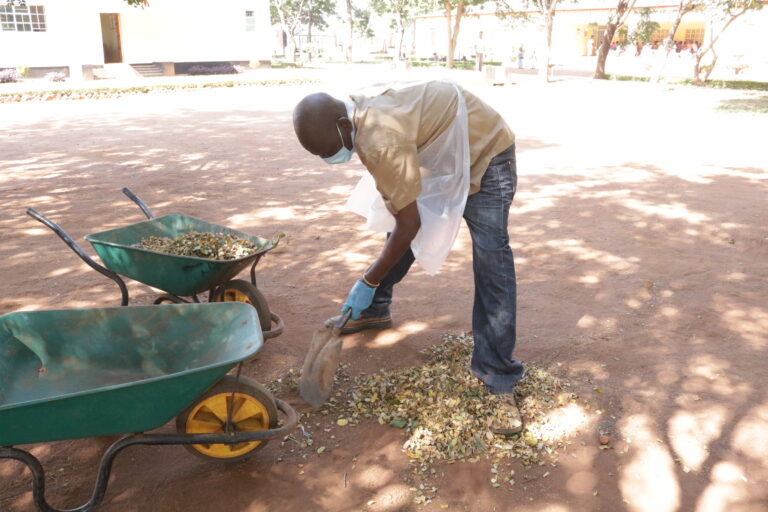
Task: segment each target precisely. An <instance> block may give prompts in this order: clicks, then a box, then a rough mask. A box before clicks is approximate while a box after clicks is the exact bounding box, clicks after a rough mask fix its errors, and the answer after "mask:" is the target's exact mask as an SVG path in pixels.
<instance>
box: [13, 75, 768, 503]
mask: <svg viewBox="0 0 768 512" xmlns="http://www.w3.org/2000/svg"><path fill="white" fill-rule="evenodd" d="M363 71H364V70H363ZM361 75H364V73H363V72H360V71H358V72H357V73H355V76H356V77H357V79H358V80H359V79H360V78H361ZM467 76H469V75H467ZM326 78H327V79H328V80H329V81H331V84H330V85H329V87H331V86H332V87H333V88H334V89H335V90H339V89H340V87H341V86H345V85H348V84H349V83H351V82H352V76H351V75H349V76H347V78H349V80H345V78H344V77H343V76H339V75H333V76H331V75H328V76H327V77H326ZM467 86H468V87H469V88H470V89H472V90H474V91H475V92H476V93H477V94H479V95H481V97H483V98H484V99H486V100H487V101H488V102H489V103H490V104H492V105H493V106H494V107H496V108H497V109H498V110H499V111H500V112H502V113H503V114H504V116H505V117H506V119H507V120H508V122H509V124H510V125H511V126H512V128H513V129H514V130H515V132H516V133H517V151H518V173H519V190H518V194H517V196H516V198H515V202H514V205H513V208H512V213H511V217H510V235H511V240H512V246H513V249H514V251H515V257H516V264H517V275H518V290H519V291H518V293H519V304H518V333H519V334H518V339H519V342H518V349H517V351H516V355H517V356H518V357H519V358H520V359H521V360H523V361H524V362H529V361H535V362H537V363H538V364H540V365H543V366H545V367H548V368H551V369H552V370H553V371H555V372H557V373H558V374H560V375H562V376H564V377H566V378H569V379H571V380H573V381H574V382H577V383H579V386H580V393H582V395H583V396H584V397H585V398H586V399H588V401H589V403H590V404H591V408H590V409H586V406H584V407H585V409H584V410H583V413H584V414H585V416H586V417H587V418H588V422H587V423H586V424H583V425H581V426H579V428H578V430H574V431H573V432H571V435H572V437H571V441H572V442H571V444H570V445H569V447H568V449H567V450H566V451H565V452H563V453H561V454H560V456H559V461H558V463H557V464H556V465H555V466H550V465H547V466H544V467H533V468H529V469H525V468H523V467H522V466H519V467H517V469H516V471H517V474H518V475H519V478H518V484H517V485H515V486H513V487H511V486H503V487H500V488H494V487H492V486H491V485H490V484H489V479H488V474H489V464H490V463H489V462H488V461H484V460H481V461H479V462H477V463H475V464H472V463H456V464H451V465H444V466H440V467H439V468H438V469H439V470H438V473H437V477H436V483H437V484H438V485H439V488H440V490H439V492H438V496H437V498H436V499H435V500H434V501H433V502H432V503H431V504H429V505H426V506H420V505H414V504H413V502H412V498H413V495H412V493H411V491H409V487H411V483H410V480H409V477H410V468H409V463H408V458H407V457H406V455H405V454H404V453H403V452H402V443H403V441H404V433H403V431H402V430H399V429H395V428H391V427H388V426H382V425H379V424H377V423H375V422H364V423H362V424H360V425H358V426H356V427H344V428H341V427H337V428H332V429H331V430H330V431H329V432H325V427H326V424H325V423H322V422H321V421H320V420H318V423H320V424H319V425H317V424H312V425H309V424H308V426H309V427H312V429H313V432H315V434H314V435H315V436H316V440H315V446H318V445H319V444H323V445H325V446H327V449H326V450H325V451H324V452H323V453H322V454H319V455H318V454H317V453H316V452H315V451H314V450H310V451H306V450H305V451H301V450H299V449H298V446H297V445H296V443H293V442H292V441H290V440H289V441H288V442H286V443H280V442H272V443H270V444H269V445H268V446H267V447H266V448H265V449H264V450H263V451H261V452H260V453H259V455H258V456H257V457H254V458H252V459H250V460H247V461H244V462H240V463H235V464H231V465H220V464H216V463H211V462H207V461H204V460H201V459H198V458H195V457H192V456H191V455H189V454H188V453H187V452H186V451H185V450H184V449H183V448H180V447H161V448H141V447H139V448H130V449H128V450H127V451H125V452H123V453H122V454H121V455H120V456H119V457H118V459H117V462H116V464H115V467H114V471H113V475H112V479H111V482H110V486H109V489H108V491H107V495H106V499H105V503H104V505H103V507H102V508H101V510H104V511H133V510H137V511H138V510H140V511H149V510H151V511H182V510H199V511H218V510H233V511H249V512H261V511H267V510H284V511H299V510H327V511H357V510H370V511H395V510H444V509H447V510H461V511H507V510H515V511H521V512H527V511H551V512H575V511H610V512H613V511H643V512H645V511H653V512H673V511H697V512H714V511H729V512H733V511H738V512H758V511H765V510H766V509H768V391H766V384H768V370H766V366H765V361H766V356H767V355H768V354H767V351H768V334H767V333H768V290H767V289H766V280H768V231H767V230H766V225H768V222H767V221H768V201H767V200H766V198H768V159H766V149H765V142H766V141H765V126H766V118H765V116H762V117H760V116H749V115H737V114H727V113H722V112H718V111H716V110H715V107H717V106H718V105H719V103H720V101H721V100H724V99H729V98H734V97H737V96H739V94H738V93H734V92H727V91H711V90H694V89H669V88H665V87H660V88H655V87H650V86H648V85H646V84H636V83H592V82H591V81H589V80H569V81H562V82H556V83H553V84H549V85H546V86H544V85H539V84H536V83H534V82H530V83H528V82H523V83H520V84H518V85H514V86H506V87H496V88H493V87H487V86H483V85H480V84H473V83H468V84H467ZM319 88H326V87H322V86H312V87H308V86H295V87H282V88H280V89H277V88H255V87H254V88H243V89H218V90H208V91H197V92H184V93H178V94H175V95H147V96H145V97H128V98H122V99H116V100H98V101H81V102H67V101H60V102H47V103H46V102H32V103H29V104H13V105H4V106H2V107H0V155H2V163H1V164H0V165H1V166H2V167H1V170H0V198H1V199H2V212H1V213H0V240H2V243H1V244H0V260H2V261H3V266H2V268H1V269H0V313H3V314H4V313H9V312H12V311H16V310H22V309H24V310H37V309H52V308H82V307H96V306H108V305H116V304H119V293H118V290H117V287H116V286H115V285H114V284H113V283H112V282H111V281H109V280H107V279H105V278H104V277H102V276H101V275H99V274H97V273H96V272H94V271H93V270H91V269H90V268H89V267H88V266H87V265H86V264H85V263H83V262H81V261H80V260H79V259H78V258H77V257H76V256H75V254H74V253H72V252H71V251H70V250H69V249H68V248H67V247H66V246H65V245H64V244H63V243H62V242H61V241H60V240H59V239H58V238H56V236H55V235H54V234H53V233H51V232H50V231H49V230H48V229H46V228H44V227H43V226H41V225H40V224H38V223H37V222H35V221H34V220H32V219H30V218H29V217H27V216H26V215H25V214H24V211H25V209H26V208H27V207H30V206H31V207H34V208H36V209H37V210H39V211H40V212H42V213H44V214H45V215H48V216H50V218H51V219H52V220H54V221H55V222H57V223H59V224H60V225H61V226H62V227H63V228H64V229H65V230H67V231H68V232H69V233H70V234H71V235H72V236H73V237H74V238H75V240H78V241H81V242H82V243H85V242H84V241H83V236H84V235H86V234H87V233H91V232H96V231H101V230H105V229H109V228H113V227H118V226H122V225H125V224H128V223H132V222H137V221H140V220H142V214H141V212H140V211H139V209H138V208H137V207H136V206H135V205H134V204H133V203H131V202H130V201H129V200H128V199H127V198H125V197H124V196H123V195H122V194H121V193H120V189H121V188H122V187H124V186H128V187H130V188H131V189H133V190H134V191H135V192H137V193H138V194H139V195H140V196H141V197H142V198H143V199H144V200H145V202H146V203H147V204H148V205H149V206H150V208H152V209H153V210H154V212H155V213H157V214H165V213H183V214H188V215H193V216H196V217H199V218H204V219H206V220H208V221H210V222H215V223H219V224H224V225H228V226H231V227H233V228H237V229H241V230H243V231H246V232H249V233H254V234H260V235H265V236H266V235H271V234H274V233H278V232H285V233H287V234H288V238H287V243H284V244H283V245H282V246H281V247H280V248H279V249H277V250H275V251H274V252H273V253H271V254H269V255H268V256H267V257H266V258H265V259H264V260H263V261H262V263H260V265H259V269H258V278H259V285H260V288H261V290H262V291H263V292H264V294H265V295H266V297H267V299H268V301H269V304H270V306H271V308H272V309H273V310H274V311H275V312H277V313H279V314H280V315H282V317H283V318H284V320H285V324H286V329H285V333H284V334H283V335H282V336H280V337H278V338H276V339H273V340H271V341H269V342H268V343H267V344H266V346H265V348H264V350H263V351H262V352H261V354H260V356H259V358H258V359H257V360H255V361H253V362H251V363H249V364H248V365H247V367H246V373H247V374H248V375H251V376H254V377H255V378H257V379H258V380H260V381H262V382H269V381H271V380H273V379H275V378H276V377H278V376H280V375H283V374H284V373H285V372H286V371H287V370H288V369H291V368H299V367H300V366H301V362H302V360H303V357H304V353H305V351H306V349H307V346H308V343H309V340H310V338H311V336H312V333H313V331H314V330H315V329H317V328H318V327H319V326H320V324H321V323H322V322H323V320H324V319H325V318H327V317H329V316H331V315H333V314H335V313H336V312H337V311H338V308H339V307H340V304H341V302H342V301H343V299H344V297H345V296H346V293H347V291H348V289H349V287H350V286H351V285H352V283H353V281H354V280H355V279H356V278H357V277H358V276H359V275H360V274H361V272H362V271H363V270H364V269H365V268H366V266H367V265H368V264H369V263H370V262H371V261H372V260H373V258H374V257H375V256H376V254H377V251H378V250H379V248H380V247H381V244H382V241H383V237H382V236H381V235H378V234H373V233H370V232H368V231H366V230H365V228H364V225H363V224H362V223H361V222H360V219H359V218H357V217H355V216H354V215H352V214H350V213H347V212H345V211H344V210H343V208H342V207H343V204H344V201H345V199H346V197H347V195H348V194H349V193H350V192H351V189H352V187H353V186H354V184H355V183H356V181H357V179H358V176H359V175H360V173H361V171H362V166H361V165H360V163H359V161H358V160H357V159H354V161H353V162H352V163H350V164H347V165H344V166H333V167H330V166H327V165H326V164H324V163H323V162H322V161H321V160H320V159H319V158H317V157H313V156H312V155H310V154H308V153H306V152H304V151H303V150H302V148H301V147H300V146H299V144H298V142H297V141H296V140H295V137H294V134H293V129H292V126H291V116H290V111H291V108H292V106H293V105H294V104H295V102H296V101H297V100H298V99H300V98H301V97H302V96H303V95H304V94H306V93H308V92H311V91H313V90H316V89H319ZM326 89H327V88H326ZM86 250H87V251H88V252H89V253H90V254H93V251H92V249H91V248H90V247H86ZM129 289H130V292H131V296H132V303H139V304H142V303H144V304H147V303H150V302H151V301H152V300H153V298H154V296H155V293H156V292H155V291H153V290H151V289H149V288H147V287H146V286H143V285H141V284H138V283H136V282H131V283H130V284H129ZM472 290H473V285H472V272H471V243H470V241H469V237H468V233H467V231H466V229H465V228H462V232H461V234H460V237H459V240H458V242H457V245H456V248H455V250H454V252H453V253H452V255H451V257H450V260H449V262H448V263H447V264H446V266H445V268H444V270H443V271H442V272H441V273H440V274H439V275H438V276H436V277H430V276H428V275H426V274H425V273H424V272H423V271H421V270H420V269H418V267H414V270H413V271H412V273H411V274H410V275H409V276H408V277H407V278H406V280H405V281H404V282H403V283H402V284H401V285H400V286H398V287H397V289H396V300H395V304H394V307H393V315H394V319H395V326H394V328H393V329H390V330H387V331H383V332H379V333H367V334H360V335H354V336H349V337H347V338H346V340H345V345H344V347H345V348H344V352H343V355H342V362H344V363H349V364H350V365H351V366H350V368H349V371H350V372H352V373H353V374H356V373H362V372H374V371H377V370H378V369H380V368H396V367H400V366H405V365H412V364H418V363H419V362H420V361H422V360H423V357H424V356H423V355H422V354H420V352H419V351H420V350H421V349H422V348H424V347H427V346H430V345H433V344H435V343H438V342H439V341H440V339H441V335H442V333H445V332H459V331H468V330H470V329H471V321H470V318H471V297H472ZM281 398H283V399H286V400H287V401H288V402H289V403H291V404H292V405H293V406H295V407H296V408H297V409H299V410H300V411H305V410H306V406H305V404H304V403H303V402H302V400H301V399H300V398H299V397H298V395H297V394H296V393H287V394H285V395H283V396H281ZM597 409H599V410H600V411H601V413H602V414H597V413H596V412H595V411H596V410H597ZM313 421H314V420H313ZM327 421H328V423H332V422H333V420H332V419H328V420H327ZM165 428H166V429H170V426H167V427H165ZM600 429H605V430H609V431H610V432H611V445H610V449H605V450H600V449H599V445H598V435H597V434H598V431H599V430H600ZM331 436H333V437H331ZM113 440H114V438H104V439H84V440H75V441H65V442H58V443H51V444H43V445H35V446H32V447H28V448H30V449H31V450H32V452H33V453H34V454H35V455H37V456H38V457H40V458H41V460H42V462H43V464H44V466H45V467H46V468H47V470H48V478H49V480H48V484H49V489H48V497H49V500H50V501H51V502H52V503H53V504H55V505H57V506H59V507H72V506H76V505H79V504H80V503H81V502H84V501H85V500H87V497H88V496H89V495H90V492H91V488H92V485H93V478H94V475H95V472H96V466H97V463H98V459H99V456H100V453H101V452H102V450H103V449H104V448H105V447H106V446H107V445H108V444H109V443H111V442H112V441H113ZM545 473H547V474H545ZM31 507H32V496H31V491H30V479H29V473H28V472H27V471H26V470H24V469H22V466H21V465H20V464H17V463H15V462H9V461H5V462H1V463H0V510H4V511H9V512H10V511H13V512H17V511H23V510H30V509H31Z"/></svg>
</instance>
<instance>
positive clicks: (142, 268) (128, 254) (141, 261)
mask: <svg viewBox="0 0 768 512" xmlns="http://www.w3.org/2000/svg"><path fill="white" fill-rule="evenodd" d="M191 231H198V232H200V233H227V234H231V235H234V236H238V237H241V238H245V239H246V240H250V241H251V242H253V243H254V244H256V246H257V247H259V250H258V251H257V252H256V253H254V254H251V255H249V256H244V257H242V258H238V259H236V260H211V259H206V258H197V257H194V256H176V255H172V254H166V253H161V252H157V251H150V250H147V249H139V248H138V247H133V245H134V244H136V243H138V242H140V241H141V240H142V239H144V238H147V237H150V236H161V237H168V238H177V237H179V236H182V235H184V234H185V233H189V232H191ZM85 239H86V240H88V241H89V242H90V243H91V245H92V246H93V248H94V249H95V250H96V253H98V255H99V257H100V258H101V261H102V262H103V263H104V266H105V267H107V268H108V269H110V270H111V271H113V272H116V273H118V274H122V275H124V276H127V277H130V278H132V279H135V280H136V281H140V282H142V283H144V284H147V285H149V286H153V287H155V288H159V289H160V290H163V291H165V292H168V293H172V294H174V295H179V296H190V295H194V294H197V293H201V292H204V291H206V290H210V289H211V288H213V287H215V286H218V285H221V284H224V283H225V282H227V281H229V280H230V279H232V278H234V277H235V276H236V275H237V274H239V273H240V272H241V271H242V270H243V269H244V268H245V267H247V266H248V265H249V264H251V263H252V262H253V260H254V259H255V258H256V257H258V255H259V254H263V253H265V252H267V251H269V250H270V249H272V248H273V247H274V246H275V245H276V243H275V242H272V241H270V240H267V239H265V238H261V237H258V236H252V235H249V234H247V233H243V232H241V231H236V230H234V229H229V228H227V227H225V226H219V225H218V224H211V223H210V222H205V221H204V220H200V219H196V218H194V217H189V216H187V215H180V214H171V215H164V216H163V217H157V218H155V219H152V220H147V221H144V222H138V223H136V224H131V225H129V226H124V227H121V228H116V229H110V230H107V231H101V232H99V233H93V234H90V235H87V236H86V237H85Z"/></svg>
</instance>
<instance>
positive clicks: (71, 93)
mask: <svg viewBox="0 0 768 512" xmlns="http://www.w3.org/2000/svg"><path fill="white" fill-rule="evenodd" d="M312 83H318V80H313V79H304V78H292V79H286V80H258V81H253V82H246V81H234V80H227V81H224V82H206V83H202V84H169V85H149V86H139V87H111V88H110V87H99V88H95V89H58V90H54V91H26V92H10V93H2V94H0V103H12V102H21V101H32V100H43V101H51V100H84V99H99V98H119V97H122V96H133V95H137V94H148V93H165V92H175V91H185V90H186V91H189V90H194V89H208V88H215V87H247V86H262V87H277V86H281V85H303V84H312Z"/></svg>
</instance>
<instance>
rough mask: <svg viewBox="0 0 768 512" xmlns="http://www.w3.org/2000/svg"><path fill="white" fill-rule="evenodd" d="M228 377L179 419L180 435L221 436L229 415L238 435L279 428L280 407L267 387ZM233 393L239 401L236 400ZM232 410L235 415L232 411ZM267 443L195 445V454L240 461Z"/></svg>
mask: <svg viewBox="0 0 768 512" xmlns="http://www.w3.org/2000/svg"><path fill="white" fill-rule="evenodd" d="M236 384H237V382H236V379H235V377H234V376H232V375H227V376H225V377H224V378H223V379H221V380H220V381H219V382H218V383H217V384H216V385H215V386H213V387H212V388H211V389H210V390H208V392H207V393H205V394H204V395H203V396H202V397H200V398H199V399H198V400H197V401H196V402H195V403H193V404H192V405H190V406H189V407H188V408H187V409H186V410H185V411H183V412H182V413H180V414H179V415H178V416H177V417H176V431H177V432H178V433H180V434H218V433H222V434H223V433H224V432H225V431H226V425H227V417H228V414H229V415H230V416H229V417H231V419H232V423H231V426H232V429H233V430H234V431H235V432H252V431H255V430H267V429H271V428H275V427H277V406H276V405H275V401H274V399H273V398H272V395H271V394H270V393H269V391H267V389H266V388H264V386H262V385H261V384H259V383H258V382H256V381H254V380H252V379H249V378H247V377H243V376H240V383H239V385H238V386H237V387H236ZM232 391H235V398H234V400H232ZM230 409H231V412H229V411H230ZM266 444H267V441H253V442H250V443H240V444H232V445H227V444H192V445H185V446H184V447H185V448H186V449H187V450H189V451H190V452H191V453H192V454H194V455H197V456H198V457H203V458H205V459H215V460H220V461H234V460H240V459H243V458H245V457H248V456H249V455H252V454H253V453H254V452H255V451H256V450H259V449H261V448H263V447H264V446H265V445H266Z"/></svg>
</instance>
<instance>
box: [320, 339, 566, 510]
mask: <svg viewBox="0 0 768 512" xmlns="http://www.w3.org/2000/svg"><path fill="white" fill-rule="evenodd" d="M471 354H472V337H471V335H466V334H460V335H446V336H445V337H444V342H443V344H441V345H438V346H435V347H431V348H430V349H428V350H427V356H428V359H427V361H426V362H425V363H424V364H423V365H420V366H413V367H406V368H398V369H395V370H388V371H381V372H378V373H375V374H372V375H361V376H359V377H357V378H350V379H347V378H346V377H345V376H344V375H343V373H342V376H341V377H340V379H339V382H337V387H336V389H338V390H341V392H338V393H336V394H335V396H334V397H333V398H331V400H329V402H328V403H327V404H326V405H325V406H323V408H322V409H321V410H320V411H318V412H319V413H320V414H323V415H333V416H334V417H335V421H336V423H337V424H338V425H339V426H347V425H356V424H358V423H360V422H361V421H362V420H364V419H375V420H377V421H378V422H379V423H381V424H389V425H391V426H393V427H396V428H401V429H404V430H405V431H406V433H407V436H408V437H407V439H406V441H405V442H404V444H403V450H404V452H405V453H406V455H407V456H408V457H409V458H410V460H411V464H412V466H413V474H414V475H415V476H416V480H417V481H420V483H419V484H418V487H414V488H413V489H412V490H413V491H414V492H415V494H416V496H415V498H414V501H415V502H416V503H428V502H429V501H431V499H432V498H434V496H435V494H436V492H437V487H436V486H435V485H433V484H431V483H430V478H431V475H434V474H435V469H434V467H435V465H436V464H438V463H448V464H451V463H454V462H459V461H467V462H478V461H479V460H480V459H481V458H485V459H491V460H492V467H491V475H490V477H489V479H490V483H491V485H492V486H494V487H499V486H501V485H502V483H504V482H506V483H507V484H511V485H514V483H515V481H514V478H513V475H514V471H512V472H509V471H507V472H506V473H504V470H503V466H504V464H503V461H504V460H507V461H510V462H511V461H512V460H513V459H517V460H519V461H521V462H522V463H523V464H524V465H525V466H532V465H544V464H545V463H547V462H549V463H553V462H554V461H556V455H557V451H558V450H559V449H560V448H563V447H564V446H565V445H566V444H567V443H568V437H569V434H571V432H568V431H567V429H565V430H564V428H563V425H562V424H561V423H560V422H558V420H557V419H556V418H557V414H554V413H556V412H557V410H558V409H560V410H565V409H567V408H568V407H571V405H572V404H574V403H575V402H576V401H577V399H578V397H577V396H576V394H574V393H571V392H570V385H569V384H568V383H567V382H564V381H563V380H562V379H559V378H557V377H555V376H553V375H552V374H551V373H549V372H548V371H546V370H545V369H543V368H541V367H538V366H536V365H534V364H528V365H527V366H526V371H525V377H524V378H523V380H522V381H521V382H519V383H518V385H517V386H516V388H515V395H516V398H517V403H518V406H519V407H520V411H521V414H522V416H523V423H524V428H523V431H522V432H521V433H520V434H518V435H513V436H499V435H494V434H493V433H492V432H491V431H490V430H489V426H490V425H491V423H492V422H493V420H494V418H495V417H496V415H497V414H499V412H498V410H497V409H498V408H497V401H498V398H497V397H496V396H494V395H492V394H490V393H489V392H488V391H487V390H486V388H485V386H484V385H483V384H482V383H481V382H480V381H479V380H478V379H476V378H474V377H473V376H472V375H471V374H470V372H469V361H470V357H471ZM345 381H346V382H345ZM345 384H347V385H348V386H346V387H347V389H344V388H345ZM500 464H501V466H502V468H500ZM502 473H504V474H502Z"/></svg>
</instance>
